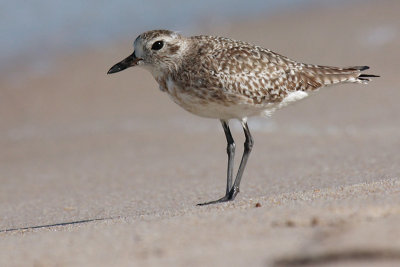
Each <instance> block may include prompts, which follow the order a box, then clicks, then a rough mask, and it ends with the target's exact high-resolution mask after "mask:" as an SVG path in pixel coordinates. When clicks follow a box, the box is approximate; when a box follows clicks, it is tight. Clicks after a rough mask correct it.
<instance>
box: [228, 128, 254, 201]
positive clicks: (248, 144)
mask: <svg viewBox="0 0 400 267" xmlns="http://www.w3.org/2000/svg"><path fill="white" fill-rule="evenodd" d="M242 127H243V130H244V134H245V136H246V141H245V142H244V152H243V156H242V161H241V162H240V166H239V170H238V173H237V175H236V179H235V183H234V184H233V187H232V188H231V190H230V192H229V200H234V199H235V197H236V195H237V194H238V193H239V187H240V181H241V180H242V176H243V172H244V169H245V168H246V164H247V160H248V159H249V156H250V152H251V150H252V148H253V145H254V140H253V137H251V134H250V130H249V127H248V126H247V122H246V121H242Z"/></svg>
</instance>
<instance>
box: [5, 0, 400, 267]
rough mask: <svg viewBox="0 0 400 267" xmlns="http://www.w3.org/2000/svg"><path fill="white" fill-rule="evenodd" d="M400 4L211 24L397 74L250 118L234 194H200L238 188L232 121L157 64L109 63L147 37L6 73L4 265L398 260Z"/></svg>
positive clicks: (302, 56) (204, 29) (329, 61)
mask: <svg viewBox="0 0 400 267" xmlns="http://www.w3.org/2000/svg"><path fill="white" fill-rule="evenodd" d="M399 11H400V2H398V1H379V2H378V1H375V2H373V1H371V2H367V1H363V4H362V5H360V4H357V5H348V6H340V7H330V8H326V7H325V8H323V7H320V6H316V7H315V8H312V9H307V10H306V9H302V10H300V11H296V12H295V11H293V12H285V13H279V14H276V15H274V16H272V17H271V16H270V17H268V18H262V17H258V18H254V19H252V20H247V21H236V22H235V23H232V24H224V25H222V26H220V27H215V26H214V25H207V24H203V25H202V26H201V27H199V29H198V32H195V33H206V34H208V33H209V34H218V35H224V36H229V37H233V38H237V39H242V40H246V41H250V42H253V43H257V44H259V45H262V46H264V47H268V48H270V49H273V50H275V51H277V52H279V53H281V54H284V55H287V56H289V57H291V58H293V59H297V60H299V61H303V62H307V63H308V62H309V63H318V64H325V65H339V66H350V65H364V64H366V65H370V66H371V70H370V73H373V74H380V75H382V77H381V78H379V79H374V81H373V82H371V83H370V84H369V85H368V86H362V85H354V84H348V85H343V86H339V87H332V88H326V89H324V90H321V91H320V92H319V93H318V94H316V95H315V96H313V97H310V98H308V99H306V100H304V101H301V102H300V103H296V104H295V105H292V106H290V107H288V108H286V109H283V110H281V111H279V112H278V113H276V114H275V115H274V116H273V117H272V118H270V119H263V118H261V119H251V120H250V122H249V126H250V129H251V130H252V133H253V137H254V139H255V148H254V151H253V153H252V155H251V156H250V159H249V163H248V168H247V170H246V172H245V174H244V178H243V181H242V186H241V193H240V194H239V195H238V197H237V199H236V200H235V201H234V202H230V203H224V204H220V205H213V206H206V207H197V206H196V204H197V203H200V202H204V201H209V200H213V199H216V198H218V197H221V196H222V195H223V193H224V190H225V182H226V181H225V170H226V160H227V159H226V154H225V146H226V144H225V137H224V134H223V131H222V129H221V127H220V125H219V122H218V121H217V120H209V119H203V118H199V117H195V116H193V115H191V114H189V113H187V112H185V111H184V110H182V109H181V108H179V107H178V106H176V105H175V104H174V103H173V102H172V101H170V100H169V99H168V97H167V96H166V95H165V94H163V93H162V92H160V91H159V90H158V89H157V85H156V83H155V81H153V79H152V77H151V76H150V74H148V73H147V72H145V71H144V70H140V69H130V70H127V71H124V72H122V73H120V74H116V75H112V76H107V75H105V73H106V71H107V70H108V68H109V67H110V66H111V65H113V64H114V63H115V62H116V61H118V60H120V59H122V58H123V57H124V56H127V55H129V53H130V52H131V51H130V49H131V44H130V43H131V39H133V38H134V37H132V38H131V39H129V40H128V39H127V40H122V41H118V40H116V43H115V44H112V45H110V46H104V47H102V48H95V49H88V50H85V51H78V52H76V53H72V54H68V55H65V54H62V55H60V57H59V59H58V60H57V61H56V62H55V64H54V65H53V66H52V67H51V69H50V70H48V71H46V72H44V73H37V72H36V73H33V72H31V71H29V70H26V69H24V67H23V66H22V65H21V64H20V65H19V66H20V68H16V69H18V72H15V71H14V73H8V74H7V73H6V74H3V78H2V79H1V81H0V86H1V87H0V88H1V90H0V114H2V116H0V151H1V152H0V170H1V171H0V183H1V186H0V266H160V265H162V266H319V265H322V264H324V266H337V265H340V266H368V265H370V266H376V265H379V266H398V264H399V261H400V238H398V237H399V236H400V228H399V227H398V226H399V225H400V204H399V203H400V166H399V162H400V155H399V149H400V115H399V114H400V106H399V105H398V99H399V98H400V88H399V76H398V74H399V73H398V71H399V69H398V64H399V63H398V62H400V53H399V52H398V47H400V20H399V19H398V13H399ZM189 34H190V33H189ZM10 75H12V76H13V77H18V76H20V78H19V79H17V80H12V79H9V78H8V77H10ZM232 127H233V134H234V137H235V139H236V143H237V154H238V155H240V153H241V152H242V147H241V144H242V142H243V141H244V140H243V139H244V138H243V134H242V131H241V130H240V127H239V124H238V123H234V124H233V126H232ZM238 158H239V156H237V160H238Z"/></svg>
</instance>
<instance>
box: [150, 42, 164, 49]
mask: <svg viewBox="0 0 400 267" xmlns="http://www.w3.org/2000/svg"><path fill="white" fill-rule="evenodd" d="M163 46H164V42H163V41H157V42H154V44H153V45H152V46H151V49H152V50H160V49H161V48H162V47H163Z"/></svg>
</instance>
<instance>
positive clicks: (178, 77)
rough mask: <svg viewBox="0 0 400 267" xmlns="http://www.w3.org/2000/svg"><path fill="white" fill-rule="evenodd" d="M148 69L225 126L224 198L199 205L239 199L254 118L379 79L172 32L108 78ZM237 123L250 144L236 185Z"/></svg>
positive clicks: (159, 35)
mask: <svg viewBox="0 0 400 267" xmlns="http://www.w3.org/2000/svg"><path fill="white" fill-rule="evenodd" d="M133 66H141V67H144V68H145V69H147V70H149V71H150V72H151V74H152V75H153V77H154V79H156V81H157V82H158V84H159V85H160V89H161V91H163V92H166V93H167V94H168V95H169V96H170V97H171V98H172V100H173V101H174V102H175V103H177V104H178V105H179V106H181V107H182V108H184V109H186V110H187V111H189V112H191V113H193V114H196V115H198V116H202V117H207V118H216V119H219V120H220V121H221V124H222V127H223V129H224V132H225V136H226V140H227V143H228V145H227V153H228V171H227V183H226V194H225V196H224V197H222V198H220V199H218V200H215V201H211V202H206V203H203V204H199V205H206V204H213V203H219V202H225V201H230V200H233V199H235V197H236V195H237V194H238V193H239V187H240V181H241V178H242V175H243V171H244V168H245V166H246V163H247V159H248V157H249V154H250V152H251V149H252V147H253V138H252V137H251V134H250V131H249V128H248V126H247V118H248V117H250V116H257V115H262V116H270V115H271V114H272V113H273V112H274V111H275V110H277V109H280V108H282V107H284V106H286V105H288V104H289V103H292V102H295V101H297V100H300V99H303V98H305V97H307V96H308V95H310V94H311V93H313V92H315V91H317V90H318V89H319V88H321V87H324V86H327V85H333V84H338V83H345V82H349V83H367V82H368V81H370V78H371V77H379V76H376V75H370V74H362V73H361V71H364V70H366V69H368V68H369V67H368V66H354V67H346V68H338V67H329V66H319V65H312V64H303V63H298V62H296V61H294V60H291V59H289V58H287V57H285V56H282V55H279V54H277V53H275V52H273V51H271V50H268V49H265V48H262V47H260V46H256V45H252V44H249V43H246V42H241V41H235V40H231V39H228V38H223V37H214V36H192V37H184V36H182V35H180V34H178V33H176V32H173V31H169V30H153V31H148V32H145V33H142V34H141V35H139V36H138V37H137V38H136V40H135V42H134V52H133V53H132V55H130V56H129V57H127V58H126V59H124V60H122V61H121V62H119V63H117V64H115V65H114V66H113V67H112V68H111V69H110V70H109V71H108V74H111V73H115V72H119V71H121V70H124V69H126V68H129V67H133ZM231 119H238V120H240V121H241V124H242V126H243V130H244V134H245V137H246V141H245V143H244V152H243V156H242V160H241V162H240V165H239V169H238V172H237V175H236V178H235V181H234V182H233V184H232V175H233V157H234V155H235V143H234V140H233V138H232V134H231V131H230V129H229V120H231Z"/></svg>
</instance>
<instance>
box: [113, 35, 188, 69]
mask: <svg viewBox="0 0 400 267" xmlns="http://www.w3.org/2000/svg"><path fill="white" fill-rule="evenodd" d="M133 47H134V51H133V53H132V55H130V56H129V57H127V58H125V59H124V60H122V61H121V62H119V63H117V64H115V65H114V66H112V67H111V69H110V70H109V71H108V74H112V73H116V72H119V71H122V70H124V69H126V68H129V67H133V66H142V67H144V68H146V69H149V70H150V71H151V72H153V73H154V72H164V71H167V70H173V69H177V66H178V65H179V63H180V62H181V60H182V58H183V54H184V51H185V50H186V47H187V39H186V38H185V37H183V36H182V35H180V34H178V33H176V32H173V31H169V30H153V31H148V32H144V33H142V34H141V35H139V36H138V37H137V38H136V40H135V42H134V43H133Z"/></svg>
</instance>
